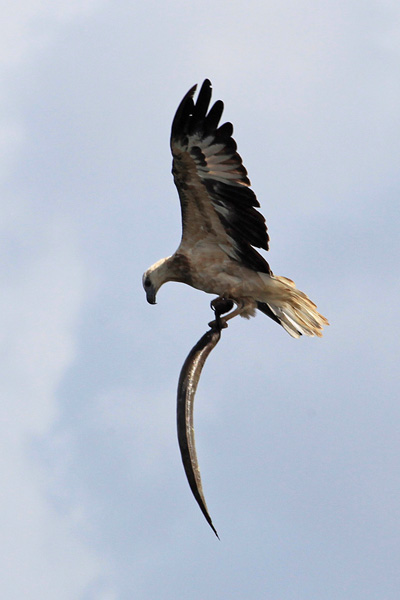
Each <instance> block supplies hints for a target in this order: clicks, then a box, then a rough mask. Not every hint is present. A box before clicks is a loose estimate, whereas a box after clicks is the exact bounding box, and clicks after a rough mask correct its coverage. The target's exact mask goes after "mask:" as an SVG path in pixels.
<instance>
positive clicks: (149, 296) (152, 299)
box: [146, 290, 157, 304]
mask: <svg viewBox="0 0 400 600" xmlns="http://www.w3.org/2000/svg"><path fill="white" fill-rule="evenodd" d="M146 300H147V302H148V303H149V304H157V302H156V293H155V291H154V290H147V292H146Z"/></svg>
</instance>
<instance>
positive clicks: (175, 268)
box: [143, 79, 328, 338]
mask: <svg viewBox="0 0 400 600" xmlns="http://www.w3.org/2000/svg"><path fill="white" fill-rule="evenodd" d="M196 87H197V86H196V85H195V86H193V87H192V88H191V89H190V90H189V91H188V93H187V94H186V95H185V97H184V98H183V100H182V102H181V103H180V105H179V107H178V110H177V111H176V114H175V118H174V120H173V123H172V131H171V150H172V156H173V166H172V173H173V176H174V181H175V185H176V187H177V189H178V193H179V198H180V202H181V212H182V239H181V242H180V245H179V248H178V249H177V250H176V252H175V253H174V254H173V255H172V256H169V257H167V258H163V259H161V260H159V261H158V262H156V263H155V264H154V265H152V266H151V267H150V268H149V269H148V270H147V271H146V272H145V273H144V275H143V287H144V290H145V292H146V297H147V301H148V302H149V303H150V304H155V303H156V294H157V292H158V290H159V289H160V287H161V286H162V285H163V284H164V283H166V282H167V281H179V282H182V283H187V284H188V285H191V286H192V287H194V288H196V289H199V290H203V291H204V292H207V293H210V294H217V296H218V298H217V299H216V300H217V301H219V300H220V299H223V300H227V301H233V303H234V305H235V308H234V309H233V310H232V312H230V313H229V314H227V315H226V316H224V317H222V321H223V325H222V326H225V325H226V321H228V320H229V319H231V318H232V317H234V316H236V315H240V316H242V317H246V318H249V317H251V316H255V313H256V310H257V309H258V310H260V311H261V312H262V313H264V314H266V315H268V316H269V317H270V318H271V319H273V320H274V321H276V322H277V323H279V325H281V326H282V327H283V328H284V329H285V330H286V331H287V332H288V333H289V334H290V335H291V336H293V337H295V338H298V337H299V336H301V335H302V334H304V335H307V336H319V337H320V336H321V335H322V327H323V325H328V321H327V319H326V318H325V317H323V316H322V315H321V314H320V313H319V312H318V311H317V307H316V305H315V304H314V303H313V302H312V301H311V300H310V299H309V298H308V297H307V296H306V294H304V292H301V291H300V290H299V289H297V287H296V285H295V284H294V282H293V281H291V280H290V279H287V278H286V277H280V276H277V275H274V274H273V273H272V271H271V269H270V266H269V264H268V263H267V261H266V260H265V259H264V258H263V256H261V254H260V253H259V252H257V250H255V248H262V249H264V250H268V242H269V236H268V233H267V227H266V224H265V219H264V217H263V216H262V214H261V213H260V212H259V211H258V210H257V208H258V207H259V206H260V204H259V202H258V201H257V198H256V196H255V194H254V192H253V191H252V190H251V189H250V181H249V179H248V177H247V171H246V169H245V167H244V166H243V163H242V159H241V157H240V156H239V154H238V153H237V150H236V149H237V146H236V142H235V141H234V140H233V138H232V133H233V127H232V124H231V123H224V124H223V125H219V121H220V119H221V116H222V112H223V108H224V105H223V103H222V101H221V100H218V101H217V102H215V104H214V105H213V106H212V108H211V109H209V106H210V101H211V83H210V81H209V80H208V79H206V80H205V81H204V83H203V85H202V86H201V89H200V92H199V94H198V97H197V100H196V102H194V100H193V97H194V94H195V91H196Z"/></svg>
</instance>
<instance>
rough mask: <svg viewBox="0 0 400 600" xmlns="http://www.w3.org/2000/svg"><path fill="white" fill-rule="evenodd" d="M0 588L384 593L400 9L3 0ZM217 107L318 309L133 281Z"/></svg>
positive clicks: (61, 598) (262, 599)
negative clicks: (178, 147) (192, 460)
mask: <svg viewBox="0 0 400 600" xmlns="http://www.w3.org/2000/svg"><path fill="white" fill-rule="evenodd" d="M0 32H1V35H0V79H1V85H0V90H1V91H0V107H1V110H0V115H1V116H0V155H1V160H0V185H1V193H0V207H1V218H0V229H1V235H0V244H1V250H2V251H1V262H2V268H1V271H0V285H1V293H0V303H1V310H0V344H1V353H2V360H1V362H0V369H1V375H0V410H1V414H0V465H1V466H0V477H1V486H0V489H1V493H0V529H1V538H2V544H1V546H2V547H1V560H0V565H1V566H0V571H3V572H2V573H0V591H1V596H2V597H4V598H7V599H8V600H19V599H20V598H24V600H38V599H40V600H54V598H57V600H70V599H71V598H73V599H78V600H128V599H129V600H130V599H132V598H134V599H140V600H141V599H142V598H143V599H146V600H153V599H155V600H158V599H159V598H163V600H170V599H171V600H172V599H174V600H175V599H176V598H191V600H203V599H204V598H209V599H210V600H220V599H226V598H230V599H232V600H235V599H243V598H251V599H252V600H321V599H324V600H378V599H379V600H397V599H398V590H399V588H400V565H399V557H400V464H399V463H400V438H399V431H400V402H399V396H400V394H399V375H398V362H399V341H398V340H399V333H400V331H399V322H398V319H399V317H398V308H397V305H398V297H399V294H400V283H399V276H398V264H397V263H398V260H399V254H400V243H399V234H398V231H399V209H398V201H399V194H400V175H399V164H400V141H399V140H400V135H399V134H400V117H399V106H400V79H399V70H400V7H399V4H398V2H395V1H394V0H384V1H382V0H379V1H378V0H366V1H365V2H362V3H360V2H356V1H355V0H348V1H346V2H344V1H338V2H334V3H333V2H316V1H315V0H284V1H283V2H279V3H277V2H272V1H270V0H262V1H261V0H260V1H256V0H249V1H248V2H247V3H243V2H238V1H236V0H230V1H229V2H227V1H225V0H220V1H215V0H214V1H213V2H211V1H209V0H204V1H203V2H201V3H190V2H184V1H183V0H179V1H178V0H171V2H168V3H162V2H157V1H155V0H150V1H149V2H146V3H144V2H143V3H140V4H139V3H137V2H128V1H127V0H116V1H114V2H110V1H107V0H79V2H78V1H75V0H73V1H71V0H69V1H68V2H67V1H61V0H60V1H57V0H56V1H54V0H18V1H16V2H13V3H5V2H3V6H2V19H1V23H0ZM206 77H207V78H210V79H211V81H212V83H213V98H214V99H215V100H217V99H222V100H224V102H225V112H224V117H223V118H224V119H225V120H229V121H232V122H233V124H234V127H235V134H234V137H235V139H236V141H237V143H238V150H239V152H240V154H241V156H242V157H243V161H244V164H245V166H246V168H247V170H248V172H249V176H250V179H251V182H252V186H253V189H254V191H255V192H256V194H257V197H258V199H259V201H260V203H261V210H262V212H263V214H264V215H265V217H266V219H267V224H268V228H269V234H270V238H271V244H270V245H271V249H270V251H269V252H268V255H266V258H267V259H268V262H269V263H270V265H271V268H272V269H273V271H274V272H275V273H276V274H279V275H285V276H287V277H290V278H291V279H294V280H295V281H296V283H297V285H298V287H299V288H300V289H302V290H304V291H306V292H307V294H308V295H309V296H310V297H311V298H312V299H313V300H314V301H315V302H316V303H317V304H318V307H319V309H320V311H321V312H322V314H324V315H326V316H327V317H328V319H329V321H330V323H331V325H330V327H328V328H327V329H326V332H325V335H324V337H323V338H322V339H316V338H310V339H308V338H307V339H305V338H301V339H299V340H294V339H292V338H291V337H290V336H288V335H287V334H286V333H285V331H284V330H283V329H282V328H280V327H279V326H277V325H276V324H275V323H274V322H273V321H271V320H270V319H267V318H266V317H265V316H264V315H262V314H259V315H258V316H257V317H256V318H255V319H251V320H249V321H247V320H244V319H240V318H237V319H234V320H233V321H231V322H230V324H229V327H228V329H226V330H224V331H223V332H222V338H221V341H220V342H219V344H218V346H217V347H216V348H215V350H214V351H213V352H212V354H211V355H210V357H209V359H208V361H207V363H206V365H205V368H204V371H203V374H202V378H201V381H200V384H199V388H198V391H197V396H196V407H195V425H196V442H197V451H198V458H199V462H200V467H201V472H202V479H203V488H204V493H205V497H206V500H207V504H208V508H209V511H210V514H211V517H212V519H213V522H214V524H215V526H216V528H217V530H218V533H219V535H220V538H221V540H220V541H218V540H217V539H216V537H215V536H214V534H213V533H212V531H211V530H210V528H209V527H208V525H207V523H206V522H205V520H204V518H203V516H202V514H201V513H200V510H199V509H198V506H197V505H196V503H195V501H194V499H193V497H192V496H191V493H190V490H189V486H188V485H187V482H186V479H185V475H184V472H183V468H182V464H181V460H180V456H179V450H178V445H177V439H176V425H175V408H176V407H175V404H176V386H177V381H178V377H179V372H180V369H181V366H182V364H183V361H184V359H185V357H186V356H187V354H188V352H189V351H190V349H191V348H192V346H193V345H194V344H195V343H196V342H197V340H198V339H199V338H200V337H201V335H202V334H203V333H205V331H206V330H207V323H208V321H209V320H210V319H211V316H212V315H211V310H210V306H209V301H210V300H211V299H212V297H211V296H207V295H205V294H204V293H202V292H199V291H197V290H193V289H191V288H189V287H188V286H184V285H181V284H172V283H170V284H168V285H166V286H164V287H163V288H162V290H160V292H159V294H158V298H157V300H158V303H157V306H150V305H148V304H147V303H146V301H145V294H144V291H143V289H142V285H141V275H142V273H143V271H144V270H145V269H146V268H147V267H148V266H149V265H150V264H152V263H154V262H155V261H156V260H158V259H159V258H161V257H164V256H167V255H169V254H172V252H173V251H174V250H175V249H176V247H177V246H178V243H179V239H180V228H181V225H180V210H179V202H178V197H177V194H176V190H175V189H174V185H173V182H172V177H171V173H170V169H171V157H170V151H169V134H170V126H171V122H172V118H173V115H174V112H175V110H176V108H177V106H178V103H179V102H180V100H181V98H182V97H183V95H184V94H185V93H186V92H187V90H188V89H189V88H190V87H191V86H192V85H193V84H194V83H201V82H202V81H203V80H204V79H205V78H206Z"/></svg>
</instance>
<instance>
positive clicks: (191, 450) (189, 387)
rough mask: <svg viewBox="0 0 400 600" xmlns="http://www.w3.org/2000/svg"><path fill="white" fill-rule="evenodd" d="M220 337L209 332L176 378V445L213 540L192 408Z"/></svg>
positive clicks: (215, 531)
mask: <svg viewBox="0 0 400 600" xmlns="http://www.w3.org/2000/svg"><path fill="white" fill-rule="evenodd" d="M220 337H221V332H220V330H219V329H218V328H213V329H210V330H209V331H207V333H206V334H204V335H203V337H202V338H201V339H200V340H199V341H198V342H197V344H196V345H195V346H194V348H192V350H191V351H190V353H189V355H188V357H187V358H186V360H185V362H184V365H183V367H182V370H181V374H180V376H179V383H178V395H177V411H176V414H177V427H178V442H179V448H180V451H181V457H182V462H183V467H184V469H185V473H186V477H187V480H188V482H189V485H190V489H191V490H192V493H193V496H194V497H195V498H196V501H197V503H198V505H199V506H200V509H201V511H202V513H203V515H204V516H205V518H206V520H207V523H208V524H209V525H210V527H211V528H212V530H213V531H214V533H215V535H216V536H217V537H218V533H217V530H216V529H215V527H214V525H213V522H212V520H211V517H210V515H209V513H208V509H207V504H206V500H205V498H204V494H203V488H202V485H201V477H200V469H199V463H198V460H197V455H196V446H195V440H194V425H193V407H194V397H195V394H196V389H197V384H198V382H199V378H200V374H201V371H202V369H203V365H204V363H205V361H206V358H207V356H208V355H209V354H210V352H211V350H212V349H213V348H215V346H216V344H217V343H218V341H219V339H220Z"/></svg>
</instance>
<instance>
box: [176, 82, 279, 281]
mask: <svg viewBox="0 0 400 600" xmlns="http://www.w3.org/2000/svg"><path fill="white" fill-rule="evenodd" d="M195 90H196V86H193V87H192V88H191V89H190V90H189V92H188V93H187V94H186V96H185V97H184V98H183V100H182V102H181V103H180V105H179V107H178V110H177V112H176V114H175V118H174V120H173V123H172V131H171V148H172V152H173V155H174V169H173V172H174V175H175V182H176V184H177V186H178V190H179V188H180V187H181V188H182V189H184V188H185V189H187V187H188V186H190V184H191V181H190V180H189V178H190V177H193V172H190V173H189V172H185V168H186V169H187V167H186V163H185V162H184V160H183V159H182V155H183V154H184V153H188V155H189V156H190V158H191V159H192V160H193V162H194V164H195V168H196V171H197V176H198V178H199V181H200V182H201V184H202V185H204V187H205V189H206V190H207V194H208V198H209V200H210V205H211V206H212V207H213V208H214V210H215V212H216V214H217V215H218V218H219V221H220V223H221V224H222V226H223V227H224V229H225V232H226V234H227V236H228V238H230V242H231V245H232V253H231V254H230V256H231V258H235V257H236V258H237V260H240V261H241V262H243V263H244V264H245V265H246V266H248V267H250V268H252V269H256V270H257V271H262V272H265V273H269V274H271V270H270V267H269V265H268V263H267V262H266V260H265V259H264V258H263V257H262V256H261V255H260V254H259V253H258V252H257V251H256V250H255V249H254V247H256V248H263V249H264V250H268V242H269V236H268V233H267V227H266V224H265V219H264V217H263V215H262V214H261V213H260V212H258V211H257V210H256V208H258V207H259V206H260V204H259V202H258V200H257V198H256V195H255V194H254V192H253V191H252V190H251V189H250V187H249V186H250V180H249V178H248V176H247V171H246V169H245V167H244V165H243V162H242V158H241V156H240V155H239V154H238V152H237V145H236V142H235V140H234V139H233V138H232V134H233V126H232V124H231V123H229V122H227V123H224V124H223V125H220V126H219V127H218V124H219V121H220V119H221V116H222V112H223V109H224V105H223V102H222V101H221V100H217V101H216V102H215V103H214V105H213V106H212V108H211V109H210V110H209V106H210V101H211V91H212V88H211V82H210V81H209V80H208V79H206V80H205V81H204V83H203V85H202V86H201V89H200V91H199V94H198V97H197V100H196V103H195V102H194V101H193V96H194V93H195ZM181 200H182V197H181ZM182 202H183V200H182ZM184 202H185V206H183V207H182V210H183V211H186V212H187V211H188V210H189V208H188V206H187V202H188V200H187V195H186V197H185V200H184ZM253 246H254V247H253Z"/></svg>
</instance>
